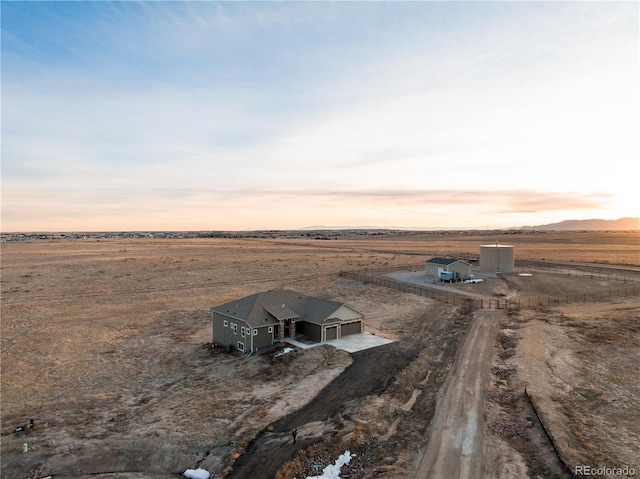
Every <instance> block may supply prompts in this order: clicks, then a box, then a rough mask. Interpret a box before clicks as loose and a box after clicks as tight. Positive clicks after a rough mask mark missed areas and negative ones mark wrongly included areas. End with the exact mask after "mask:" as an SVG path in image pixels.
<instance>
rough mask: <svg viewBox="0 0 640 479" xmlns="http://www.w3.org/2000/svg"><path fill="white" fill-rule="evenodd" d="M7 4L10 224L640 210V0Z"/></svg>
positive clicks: (487, 218)
mask: <svg viewBox="0 0 640 479" xmlns="http://www.w3.org/2000/svg"><path fill="white" fill-rule="evenodd" d="M1 9H2V12H1V13H2V98H1V99H2V231H3V232H12V231H112V230H253V229H292V228H299V227H305V226H309V225H326V226H370V225H374V226H380V227H421V228H433V229H436V228H447V227H452V228H454V227H456V228H457V227H460V228H469V229H471V228H486V227H489V228H502V227H510V226H521V225H536V224H545V223H552V222H555V221H561V220H564V219H588V218H604V219H616V218H620V217H624V216H639V215H640V207H639V206H640V201H639V200H638V188H639V187H638V173H637V165H638V159H639V158H640V55H639V47H640V35H639V24H640V18H639V9H640V3H638V2H635V1H632V2H580V1H577V2H535V1H527V2H426V1H425V2H309V3H306V2H277V3H276V2H206V1H205V2H113V3H111V2H53V1H51V2H11V1H4V0H3V1H2V2H1Z"/></svg>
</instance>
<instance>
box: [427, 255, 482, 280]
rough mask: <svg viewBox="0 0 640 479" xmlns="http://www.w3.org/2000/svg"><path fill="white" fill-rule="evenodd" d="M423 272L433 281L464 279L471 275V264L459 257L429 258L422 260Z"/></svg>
mask: <svg viewBox="0 0 640 479" xmlns="http://www.w3.org/2000/svg"><path fill="white" fill-rule="evenodd" d="M424 273H425V275H426V276H428V277H431V278H432V279H433V281H464V280H465V279H469V278H470V277H471V264H469V263H467V262H466V261H462V260H460V259H452V258H431V259H430V260H427V261H425V262H424Z"/></svg>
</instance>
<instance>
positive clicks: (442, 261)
mask: <svg viewBox="0 0 640 479" xmlns="http://www.w3.org/2000/svg"><path fill="white" fill-rule="evenodd" d="M458 262H460V263H464V264H469V263H467V262H466V261H462V260H461V259H452V258H431V259H429V260H427V261H425V263H432V264H441V265H443V266H448V265H450V264H453V263H458ZM469 266H471V265H469Z"/></svg>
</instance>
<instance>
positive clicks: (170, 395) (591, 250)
mask: <svg viewBox="0 0 640 479" xmlns="http://www.w3.org/2000/svg"><path fill="white" fill-rule="evenodd" d="M495 241H500V242H501V243H504V244H511V245H514V246H515V255H516V267H517V268H516V269H517V271H516V272H515V273H508V274H504V275H500V276H497V277H493V278H488V279H487V280H486V281H485V282H484V283H478V284H476V285H471V284H466V285H457V286H456V285H452V286H450V287H451V288H458V287H464V288H466V290H467V291H470V292H472V293H474V294H477V295H483V296H486V297H508V298H518V297H532V296H537V295H541V296H542V295H552V296H553V295H556V296H561V297H565V298H567V297H569V296H570V295H573V296H574V298H577V297H578V295H580V294H583V295H585V296H584V297H585V298H587V297H589V296H588V295H591V299H590V300H589V301H587V302H575V303H574V302H569V303H568V304H557V305H555V304H554V305H548V304H545V305H541V306H540V305H536V306H535V307H522V308H521V309H520V308H510V309H507V310H498V311H495V312H494V313H495V314H496V315H497V316H495V317H497V323H496V326H495V327H496V332H495V342H492V343H491V344H488V345H487V347H488V348H490V350H491V354H490V365H489V369H488V370H487V371H486V374H485V375H484V376H483V377H484V378H485V379H484V382H483V383H482V384H483V386H482V388H483V391H484V395H483V397H482V398H481V399H482V400H481V404H480V407H479V409H478V413H479V414H480V415H481V417H482V418H483V424H484V427H483V431H482V437H483V443H482V444H481V447H480V449H479V450H478V451H474V452H473V454H474V456H476V457H474V459H475V460H477V462H478V464H481V467H480V468H479V469H478V472H477V473H476V475H475V476H474V477H486V478H493V477H504V478H511V477H518V478H522V477H532V478H549V477H562V478H564V477H572V476H571V474H572V472H575V471H572V472H570V471H569V469H570V468H575V467H576V466H589V467H592V468H603V467H608V468H623V467H625V466H626V467H628V468H632V469H634V470H635V471H636V472H635V474H636V476H639V475H640V459H639V458H640V435H639V434H640V415H639V414H638V401H639V399H640V381H639V371H640V296H639V293H640V242H639V236H638V232H562V233H560V232H557V233H555V232H546V233H530V234H513V235H495V236H491V235H486V236H479V235H473V234H461V233H458V234H385V235H379V236H372V235H353V236H341V237H339V238H338V239H335V240H317V239H312V238H280V239H257V238H225V239H222V238H220V239H217V238H201V239H198V238H194V239H124V238H120V239H86V240H70V239H67V240H38V241H17V242H5V243H3V244H2V251H1V252H2V258H1V259H2V264H1V266H2V270H1V273H2V278H1V279H2V282H1V295H2V297H1V298H2V304H1V306H2V309H1V314H2V316H1V320H2V323H1V327H2V329H1V333H2V337H1V347H2V353H1V359H2V365H1V366H2V371H1V372H2V384H1V393H2V396H1V420H2V426H1V427H2V429H1V433H2V443H1V448H2V449H1V453H2V464H1V465H2V477H3V478H16V479H25V478H29V479H39V478H43V477H47V476H52V477H53V478H56V477H66V478H86V477H92V478H98V479H102V478H107V477H109V478H112V477H115V478H151V479H153V478H178V477H182V473H183V472H184V471H185V470H186V469H195V468H198V467H201V468H203V469H206V470H207V471H209V472H210V473H211V474H212V476H213V477H215V478H223V477H228V478H231V477H239V478H251V479H254V478H255V479H260V478H271V477H277V478H283V479H284V478H288V479H292V478H294V477H297V478H304V477H307V476H309V475H312V474H313V472H314V470H313V468H312V464H317V463H320V464H323V465H324V466H326V465H328V464H330V463H332V462H333V461H335V459H336V458H337V457H338V455H339V454H341V453H342V452H344V451H345V450H350V451H351V452H353V453H354V454H355V456H354V459H353V460H352V461H351V462H350V463H349V464H348V465H347V466H344V467H343V469H342V476H341V477H350V478H352V479H353V478H374V477H375V478H398V479H399V478H412V477H416V478H419V477H437V476H434V475H433V473H431V475H429V473H427V475H425V476H420V475H419V474H420V473H419V472H417V471H418V465H419V464H420V461H421V457H422V455H423V453H424V451H425V448H426V444H427V443H428V440H429V437H430V435H431V434H432V433H433V431H432V430H431V429H430V425H431V421H432V419H433V418H434V414H436V407H437V405H438V401H439V399H440V398H441V397H442V395H443V387H444V385H446V384H448V382H449V380H448V378H449V377H451V375H452V374H455V371H456V367H455V364H456V357H457V355H458V354H459V351H460V348H461V345H462V344H463V342H464V340H465V334H466V332H467V331H468V330H469V327H470V325H472V324H473V322H474V321H478V320H480V319H479V318H481V317H482V316H481V315H482V314H483V311H482V310H480V311H473V310H469V309H463V308H461V307H455V306H453V305H451V304H446V303H442V302H439V301H436V300H433V299H429V298H427V297H423V296H419V295H416V294H409V293H403V292H400V291H397V290H393V289H388V288H385V287H381V286H374V285H372V284H368V283H362V282H357V281H353V280H348V279H346V278H344V277H340V276H339V274H338V273H339V272H340V271H343V270H347V271H363V270H375V271H376V274H380V271H385V270H387V269H388V270H389V271H390V272H391V271H397V270H398V268H400V267H402V266H409V267H412V268H413V269H414V270H416V269H417V270H419V269H420V268H421V267H422V266H421V265H422V263H423V262H424V260H426V259H429V258H430V257H432V256H451V257H460V258H462V259H476V258H477V257H478V255H479V248H480V245H483V244H491V243H494V242H495ZM525 260H526V261H525ZM527 261H528V262H527ZM474 264H477V263H474ZM534 264H535V265H537V266H540V265H541V264H545V265H554V264H560V265H562V266H563V267H565V268H567V270H574V269H575V270H580V271H591V272H595V273H597V274H596V275H595V276H579V277H576V276H571V275H568V274H563V273H561V272H558V273H553V272H545V273H543V272H539V271H541V270H539V269H535V268H533V265H534ZM528 268H529V269H528ZM528 271H531V272H532V276H519V275H518V273H519V272H528ZM634 287H635V293H634V294H625V295H615V296H611V295H610V294H607V295H605V296H604V297H603V296H602V295H600V296H599V299H597V300H594V298H595V297H596V296H597V295H598V294H599V293H600V292H602V291H607V292H610V291H612V290H613V291H616V290H621V289H622V288H634ZM274 288H287V289H293V290H297V291H299V292H301V293H303V294H306V295H313V296H318V297H322V298H326V299H331V300H335V301H340V302H345V303H347V304H349V305H350V306H352V307H353V308H355V309H356V310H358V311H360V312H362V313H363V314H364V315H365V330H366V331H369V332H372V333H374V334H376V335H379V336H382V337H385V338H388V339H392V340H394V341H395V342H394V343H391V344H389V345H386V346H381V347H378V348H373V349H370V350H367V351H361V352H358V353H353V354H349V353H347V352H345V351H342V350H338V349H335V348H334V347H332V346H329V345H323V346H319V347H316V348H311V349H304V350H303V349H295V350H294V351H293V352H292V353H289V354H286V355H282V356H276V354H277V353H278V352H279V351H281V350H282V349H283V345H282V344H280V345H278V344H277V345H275V346H274V347H273V348H271V349H267V350H264V351H262V352H260V353H259V354H255V355H252V356H246V355H241V354H240V353H239V352H237V351H236V352H227V351H226V350H224V349H222V348H214V347H212V344H211V340H212V331H211V329H212V323H211V318H210V313H209V309H210V308H211V307H213V306H216V305H218V304H222V303H225V302H227V301H231V300H233V299H236V298H240V297H243V296H246V295H249V294H253V293H255V292H259V291H265V290H269V289H274ZM494 313H492V314H494ZM486 318H488V317H485V319H486ZM483 374H484V373H483ZM525 387H526V388H527V392H528V393H529V396H531V398H532V400H531V401H533V403H534V404H535V407H536V409H535V410H534V408H533V406H532V405H531V401H530V400H529V399H528V397H527V395H525V392H524V390H525ZM29 419H34V424H35V427H34V428H28V429H27V430H26V431H25V432H24V433H16V432H15V429H16V426H17V425H18V424H21V423H28V422H29ZM543 425H544V427H546V432H545V429H544V428H543ZM293 428H297V429H298V433H299V434H298V440H297V442H296V444H295V445H293V444H292V441H291V436H290V432H291V430H292V429H293ZM550 436H551V438H553V442H552V441H551V440H550ZM25 444H27V448H28V452H23V451H24V449H23V448H24V447H25V446H24V445H25ZM554 446H555V448H556V450H554ZM601 472H603V473H604V474H601V475H600V477H625V475H624V474H623V475H615V474H616V473H615V472H614V473H611V471H601ZM626 476H627V477H632V475H631V474H626ZM461 477H462V476H461ZM591 477H594V476H591ZM595 477H597V476H595Z"/></svg>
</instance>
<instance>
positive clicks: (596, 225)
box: [0, 218, 640, 242]
mask: <svg viewBox="0 0 640 479" xmlns="http://www.w3.org/2000/svg"><path fill="white" fill-rule="evenodd" d="M535 231H545V232H546V231H640V218H620V219H617V220H603V219H590V220H565V221H561V222H559V223H551V224H547V225H538V226H520V227H513V228H487V229H472V228H439V229H429V228H420V227H415V228H411V227H377V226H322V225H318V226H307V227H303V228H298V229H292V230H280V229H270V230H237V231H233V230H198V231H169V230H167V231H162V230H157V231H30V232H8V233H1V234H0V241H1V242H8V241H28V240H38V239H40V240H46V239H90V238H94V239H99V238H167V239H168V238H238V237H240V238H247V237H253V238H300V237H308V238H310V237H312V238H314V239H336V238H338V237H340V236H349V235H358V234H361V235H384V234H405V235H411V234H425V233H432V234H442V233H458V234H461V233H467V234H474V235H490V234H496V233H503V234H526V233H530V232H535Z"/></svg>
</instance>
